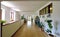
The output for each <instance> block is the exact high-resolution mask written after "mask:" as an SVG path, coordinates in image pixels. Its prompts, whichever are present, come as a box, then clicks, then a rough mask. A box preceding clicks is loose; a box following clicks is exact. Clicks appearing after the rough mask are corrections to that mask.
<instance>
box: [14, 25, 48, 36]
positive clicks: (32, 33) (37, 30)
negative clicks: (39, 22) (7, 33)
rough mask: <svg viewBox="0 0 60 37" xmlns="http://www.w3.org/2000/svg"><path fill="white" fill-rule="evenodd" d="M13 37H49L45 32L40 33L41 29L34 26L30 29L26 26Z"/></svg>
mask: <svg viewBox="0 0 60 37" xmlns="http://www.w3.org/2000/svg"><path fill="white" fill-rule="evenodd" d="M13 37H48V35H47V34H46V33H45V32H43V31H40V28H39V27H38V26H36V25H34V24H33V25H31V26H30V27H28V26H27V24H24V25H23V27H22V28H21V29H19V30H18V31H17V33H16V34H15V35H14V36H13Z"/></svg>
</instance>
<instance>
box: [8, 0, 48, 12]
mask: <svg viewBox="0 0 60 37" xmlns="http://www.w3.org/2000/svg"><path fill="white" fill-rule="evenodd" d="M8 2H9V3H11V4H13V5H14V6H15V8H18V9H20V10H21V11H22V12H35V11H37V10H38V9H39V8H41V7H42V6H44V5H45V4H47V3H48V2H49V1H8Z"/></svg>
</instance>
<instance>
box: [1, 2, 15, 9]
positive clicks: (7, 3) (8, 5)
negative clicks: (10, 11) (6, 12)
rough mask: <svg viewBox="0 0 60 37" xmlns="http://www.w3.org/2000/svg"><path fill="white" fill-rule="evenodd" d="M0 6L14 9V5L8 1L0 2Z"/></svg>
mask: <svg viewBox="0 0 60 37" xmlns="http://www.w3.org/2000/svg"><path fill="white" fill-rule="evenodd" d="M1 4H2V5H4V6H7V7H11V8H12V7H14V5H12V4H11V3H9V2H8V1H2V2H1Z"/></svg>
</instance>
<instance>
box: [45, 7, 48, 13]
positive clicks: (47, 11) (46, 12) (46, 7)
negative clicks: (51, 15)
mask: <svg viewBox="0 0 60 37" xmlns="http://www.w3.org/2000/svg"><path fill="white" fill-rule="evenodd" d="M45 12H46V14H48V6H47V7H46V10H45Z"/></svg>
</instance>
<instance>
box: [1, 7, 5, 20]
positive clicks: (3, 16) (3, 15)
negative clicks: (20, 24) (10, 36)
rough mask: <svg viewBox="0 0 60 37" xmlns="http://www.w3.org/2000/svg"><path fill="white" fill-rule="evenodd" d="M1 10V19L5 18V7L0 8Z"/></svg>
mask: <svg viewBox="0 0 60 37" xmlns="http://www.w3.org/2000/svg"><path fill="white" fill-rule="evenodd" d="M1 10H2V17H1V18H2V20H5V9H3V8H1Z"/></svg>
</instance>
